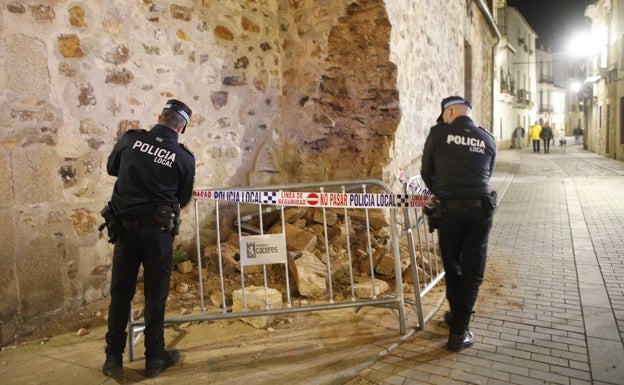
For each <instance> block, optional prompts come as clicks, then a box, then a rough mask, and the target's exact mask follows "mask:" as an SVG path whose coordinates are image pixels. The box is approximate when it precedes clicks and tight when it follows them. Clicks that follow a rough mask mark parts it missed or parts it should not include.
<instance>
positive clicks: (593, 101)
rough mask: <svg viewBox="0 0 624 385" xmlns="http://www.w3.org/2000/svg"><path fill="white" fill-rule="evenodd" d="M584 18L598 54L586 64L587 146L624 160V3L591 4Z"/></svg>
mask: <svg viewBox="0 0 624 385" xmlns="http://www.w3.org/2000/svg"><path fill="white" fill-rule="evenodd" d="M585 15H586V16H587V17H588V18H590V19H591V36H592V37H591V41H592V44H594V45H595V46H594V48H595V50H594V51H593V52H592V54H591V55H590V57H589V58H588V60H587V78H586V80H585V87H586V91H585V93H584V98H583V105H584V111H583V112H584V119H585V124H586V130H585V138H584V139H585V142H584V143H585V146H586V148H587V149H589V150H590V151H592V152H595V153H598V154H604V155H606V156H608V157H611V158H613V159H618V160H624V0H597V1H592V2H591V4H589V5H588V6H587V8H586V10H585Z"/></svg>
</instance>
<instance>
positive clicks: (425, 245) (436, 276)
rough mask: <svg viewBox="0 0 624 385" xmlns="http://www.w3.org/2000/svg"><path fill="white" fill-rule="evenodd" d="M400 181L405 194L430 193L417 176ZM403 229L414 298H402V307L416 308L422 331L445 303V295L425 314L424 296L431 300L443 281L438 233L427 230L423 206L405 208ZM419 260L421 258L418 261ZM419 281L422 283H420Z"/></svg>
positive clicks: (434, 302) (434, 301) (435, 301)
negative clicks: (434, 290)
mask: <svg viewBox="0 0 624 385" xmlns="http://www.w3.org/2000/svg"><path fill="white" fill-rule="evenodd" d="M400 179H404V180H402V181H403V189H404V190H403V191H404V193H405V194H409V193H412V194H417V195H428V194H429V192H428V191H427V189H426V188H425V186H424V185H423V181H422V178H421V177H420V175H417V176H413V177H411V178H409V179H405V178H400ZM403 219H404V223H403V227H404V230H405V233H406V234H405V235H406V237H407V243H408V246H409V252H410V262H411V263H410V267H411V269H412V277H413V281H414V298H409V297H407V298H405V303H406V304H409V305H412V306H414V307H415V308H416V314H417V315H418V326H419V328H420V329H421V330H422V329H423V328H424V327H425V324H426V323H427V322H428V321H429V320H430V319H431V317H433V315H434V314H435V312H436V311H437V310H438V309H439V308H440V306H442V303H443V302H444V299H445V294H444V291H443V290H442V294H441V295H440V296H439V297H438V299H437V300H435V299H434V300H432V301H433V304H430V305H431V308H430V310H429V312H428V313H427V314H425V304H424V303H423V300H424V299H425V297H426V296H429V297H431V296H433V294H434V293H432V291H433V289H434V288H435V287H436V286H437V285H438V284H439V283H440V282H441V281H442V279H443V278H444V265H443V263H442V260H441V256H440V255H439V254H438V251H439V250H438V244H437V241H436V239H437V230H433V229H430V228H429V224H428V223H427V218H426V216H425V214H424V210H423V207H422V206H414V207H406V208H405V209H404V217H403ZM419 257H420V258H419ZM421 277H422V279H421Z"/></svg>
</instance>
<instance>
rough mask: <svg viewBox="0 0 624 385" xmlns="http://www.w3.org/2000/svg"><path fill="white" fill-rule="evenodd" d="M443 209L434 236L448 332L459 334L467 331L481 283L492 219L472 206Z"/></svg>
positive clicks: (475, 206)
mask: <svg viewBox="0 0 624 385" xmlns="http://www.w3.org/2000/svg"><path fill="white" fill-rule="evenodd" d="M452 202H453V203H454V202H457V201H452ZM452 202H449V203H452ZM460 202H461V201H460ZM472 202H475V200H473V201H472ZM476 202H478V201H476ZM446 206H447V207H445V203H444V202H442V218H441V220H440V224H439V228H438V237H439V244H440V250H441V253H442V260H443V263H444V270H445V279H446V298H447V300H448V302H449V305H450V309H451V314H452V316H453V317H452V323H451V326H450V329H451V333H453V334H462V333H463V332H464V331H466V330H467V329H468V324H469V323H470V316H471V314H472V309H473V307H474V305H475V302H476V300H477V294H478V293H479V286H480V285H481V282H483V275H484V272H485V262H486V256H487V244H488V237H489V233H490V229H491V228H492V217H491V216H487V215H486V213H485V211H484V209H483V207H482V206H481V207H479V206H478V205H476V204H473V205H463V204H456V205H446Z"/></svg>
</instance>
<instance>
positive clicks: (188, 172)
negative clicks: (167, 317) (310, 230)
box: [102, 99, 195, 377]
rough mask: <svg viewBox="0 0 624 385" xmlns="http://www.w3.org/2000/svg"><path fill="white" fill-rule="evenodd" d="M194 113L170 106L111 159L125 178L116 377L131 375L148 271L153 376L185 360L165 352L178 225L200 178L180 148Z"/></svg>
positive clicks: (113, 331) (110, 354) (118, 249)
mask: <svg viewBox="0 0 624 385" xmlns="http://www.w3.org/2000/svg"><path fill="white" fill-rule="evenodd" d="M191 114H192V111H191V109H190V108H189V107H188V106H187V105H186V104H184V103H183V102H181V101H178V100H175V99H172V100H169V101H167V104H166V105H165V107H164V108H163V110H162V113H161V114H160V116H159V118H158V124H156V125H154V126H153V127H152V129H151V130H149V131H146V130H129V131H127V132H126V133H125V134H124V135H123V136H122V137H121V138H120V139H119V141H118V142H117V143H116V144H115V146H114V148H113V151H112V152H111V154H110V155H109V157H108V163H107V171H108V174H109V175H111V176H115V177H117V181H116V183H115V186H114V189H113V193H112V198H111V201H110V202H109V206H110V208H111V209H112V212H113V213H114V216H115V217H116V218H117V219H118V223H119V224H120V226H119V227H118V229H117V232H118V234H116V237H117V240H116V242H115V247H114V252H113V267H112V279H111V288H110V295H111V301H110V306H109V313H108V332H107V333H106V349H105V352H106V362H105V363H104V366H103V367H102V373H104V374H105V375H107V376H109V377H115V376H119V375H121V374H123V363H122V362H123V361H122V354H123V351H124V347H125V343H126V339H127V333H126V327H127V325H128V320H129V314H130V304H131V301H132V298H133V297H134V293H135V289H136V281H137V274H138V272H139V266H140V265H143V275H144V284H145V288H144V296H145V330H144V334H145V374H146V376H147V377H155V376H157V375H159V374H160V373H161V372H162V371H163V370H165V369H167V368H168V367H170V366H172V365H174V364H175V363H176V362H178V361H179V359H180V354H179V352H178V351H177V350H175V349H172V350H169V351H166V350H165V341H164V335H163V329H164V314H165V303H166V299H167V296H168V293H169V280H170V277H171V267H172V258H173V239H174V236H175V234H174V227H175V220H176V219H177V217H176V216H177V215H179V208H180V207H184V206H185V205H186V204H187V203H188V202H189V201H190V199H191V196H192V192H193V182H194V178H195V158H194V156H193V154H192V153H191V152H190V151H189V150H188V149H187V148H186V147H185V146H184V145H183V144H180V143H178V134H179V133H183V132H184V131H185V129H186V126H187V125H188V123H189V120H190V118H191ZM109 234H110V233H109Z"/></svg>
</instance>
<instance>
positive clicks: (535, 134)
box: [529, 120, 542, 152]
mask: <svg viewBox="0 0 624 385" xmlns="http://www.w3.org/2000/svg"><path fill="white" fill-rule="evenodd" d="M540 122H541V120H540ZM540 122H535V124H534V125H532V126H531V127H529V138H530V139H531V143H533V152H540V140H541V138H540V133H541V132H542V126H541V125H540Z"/></svg>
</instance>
